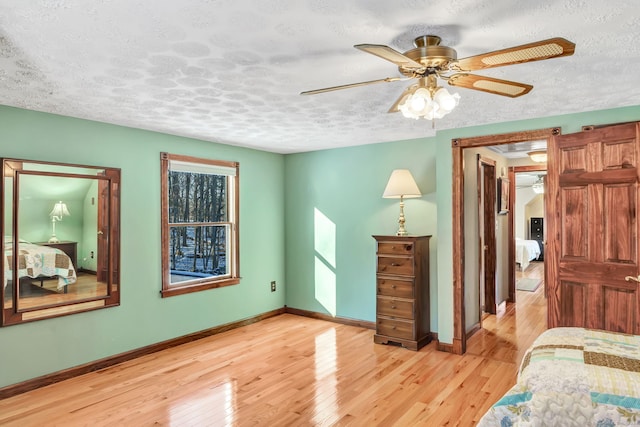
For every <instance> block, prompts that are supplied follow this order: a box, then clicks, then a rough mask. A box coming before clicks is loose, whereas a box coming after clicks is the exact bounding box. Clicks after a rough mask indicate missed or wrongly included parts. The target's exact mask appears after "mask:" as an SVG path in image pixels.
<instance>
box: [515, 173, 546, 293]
mask: <svg viewBox="0 0 640 427" xmlns="http://www.w3.org/2000/svg"><path fill="white" fill-rule="evenodd" d="M546 173H547V165H546V163H540V164H537V165H527V166H513V167H510V168H509V179H510V182H511V194H512V195H513V211H512V212H513V215H512V217H511V221H510V224H509V227H510V230H509V235H510V236H513V239H514V240H515V252H514V262H512V263H510V264H509V300H510V301H511V302H514V303H515V302H516V299H517V292H516V290H518V288H520V289H519V290H526V291H531V290H532V289H534V290H535V288H536V287H538V286H543V283H544V272H545V269H544V249H545V240H546V239H545V236H546V233H545V230H546V228H545V223H546V220H545V206H544V189H545V181H546V179H545V178H546Z"/></svg>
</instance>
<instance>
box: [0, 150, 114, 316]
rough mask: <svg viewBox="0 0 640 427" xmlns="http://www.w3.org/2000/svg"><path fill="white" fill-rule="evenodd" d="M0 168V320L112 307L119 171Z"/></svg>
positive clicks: (11, 162) (25, 164) (33, 165)
mask: <svg viewBox="0 0 640 427" xmlns="http://www.w3.org/2000/svg"><path fill="white" fill-rule="evenodd" d="M2 166H3V172H4V181H3V185H2V187H1V188H2V193H3V194H2V197H1V201H2V206H1V214H2V217H3V221H2V223H1V224H0V227H1V234H2V237H3V250H4V256H3V264H4V268H3V269H2V270H1V272H0V278H1V281H2V283H3V286H4V291H3V292H2V294H1V295H2V307H3V310H2V325H3V326H4V325H13V324H17V323H23V322H29V321H34V320H40V319H45V318H50V317H57V316H63V315H68V314H73V313H78V312H82V311H88V310H96V309H100V308H105V307H110V306H115V305H118V304H119V303H120V286H119V270H120V268H119V264H120V226H119V225H120V196H119V195H120V170H119V169H114V168H105V167H93V166H79V165H68V164H60V163H46V162H38V161H27V160H15V159H2Z"/></svg>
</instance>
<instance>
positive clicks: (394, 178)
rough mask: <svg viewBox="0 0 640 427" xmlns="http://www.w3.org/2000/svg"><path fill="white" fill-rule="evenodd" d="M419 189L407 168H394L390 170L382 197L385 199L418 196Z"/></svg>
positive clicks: (420, 194)
mask: <svg viewBox="0 0 640 427" xmlns="http://www.w3.org/2000/svg"><path fill="white" fill-rule="evenodd" d="M420 196H422V193H420V189H419V188H418V185H417V184H416V181H415V180H414V179H413V175H411V172H409V170H408V169H396V170H394V171H393V172H391V176H390V177H389V182H387V187H386V188H385V189H384V193H383V194H382V197H384V198H385V199H399V198H400V197H404V198H410V197H420Z"/></svg>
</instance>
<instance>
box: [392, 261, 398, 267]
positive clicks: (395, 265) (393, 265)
mask: <svg viewBox="0 0 640 427" xmlns="http://www.w3.org/2000/svg"><path fill="white" fill-rule="evenodd" d="M391 267H400V264H398V263H397V262H392V263H391Z"/></svg>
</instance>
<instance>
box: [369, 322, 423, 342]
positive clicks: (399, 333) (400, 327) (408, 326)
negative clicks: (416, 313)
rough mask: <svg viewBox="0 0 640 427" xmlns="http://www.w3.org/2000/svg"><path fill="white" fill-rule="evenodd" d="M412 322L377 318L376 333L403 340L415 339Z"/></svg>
mask: <svg viewBox="0 0 640 427" xmlns="http://www.w3.org/2000/svg"><path fill="white" fill-rule="evenodd" d="M414 330H415V325H414V322H412V321H408V320H400V319H386V318H384V317H378V319H377V321H376V333H378V334H379V335H386V336H389V337H394V338H401V339H405V340H413V339H415V335H414Z"/></svg>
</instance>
